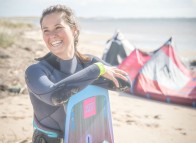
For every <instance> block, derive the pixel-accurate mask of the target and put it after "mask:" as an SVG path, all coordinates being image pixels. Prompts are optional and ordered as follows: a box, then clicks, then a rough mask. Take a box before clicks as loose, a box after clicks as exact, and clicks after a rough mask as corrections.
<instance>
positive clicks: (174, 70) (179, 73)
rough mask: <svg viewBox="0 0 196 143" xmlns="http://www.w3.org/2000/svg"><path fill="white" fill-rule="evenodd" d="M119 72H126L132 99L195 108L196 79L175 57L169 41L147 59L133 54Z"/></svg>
mask: <svg viewBox="0 0 196 143" xmlns="http://www.w3.org/2000/svg"><path fill="white" fill-rule="evenodd" d="M119 68H120V69H124V70H125V71H127V72H128V74H129V76H130V79H131V81H133V85H132V92H133V93H134V94H136V95H141V96H144V97H147V98H150V99H155V100H161V101H166V102H169V103H179V104H185V105H192V106H196V77H195V76H194V74H192V73H191V70H189V69H188V68H187V67H185V66H184V64H183V63H182V62H181V61H180V60H179V59H178V57H177V56H176V54H175V51H174V47H173V45H172V39H169V40H168V41H167V42H166V43H165V44H164V45H163V46H162V47H161V48H159V49H158V50H156V51H154V52H153V53H151V55H147V54H144V53H143V52H141V51H139V50H134V51H133V52H132V53H131V54H130V55H129V56H128V57H127V58H126V59H125V60H124V61H123V62H122V64H121V65H119Z"/></svg>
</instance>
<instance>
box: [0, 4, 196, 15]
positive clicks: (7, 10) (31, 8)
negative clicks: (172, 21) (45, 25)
mask: <svg viewBox="0 0 196 143" xmlns="http://www.w3.org/2000/svg"><path fill="white" fill-rule="evenodd" d="M53 4H66V5H68V6H70V7H71V8H72V9H73V10H74V11H75V14H76V15H77V16H80V17H114V18H128V17H134V18H139V17H145V18H146V17H196V0H0V17H10V16H40V15H41V12H42V10H43V9H44V8H46V7H48V6H50V5H53Z"/></svg>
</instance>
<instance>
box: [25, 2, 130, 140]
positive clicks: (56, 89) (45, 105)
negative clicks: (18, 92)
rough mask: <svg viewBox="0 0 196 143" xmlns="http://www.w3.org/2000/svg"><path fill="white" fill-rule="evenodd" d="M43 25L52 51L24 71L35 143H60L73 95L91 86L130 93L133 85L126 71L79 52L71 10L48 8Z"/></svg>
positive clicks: (43, 17)
mask: <svg viewBox="0 0 196 143" xmlns="http://www.w3.org/2000/svg"><path fill="white" fill-rule="evenodd" d="M40 25H41V29H42V34H43V39H44V42H45V44H46V46H47V48H48V49H49V50H50V52H49V53H48V54H47V55H46V56H44V57H43V58H40V59H39V61H38V62H37V63H36V64H33V65H30V66H29V67H28V68H27V70H26V72H25V74H26V76H25V79H26V84H27V87H28V89H29V95H30V99H31V102H32V105H33V110H34V127H35V130H34V135H33V143H43V142H44V143H60V142H61V141H62V140H63V134H64V131H65V129H64V126H65V125H64V124H65V117H66V113H65V111H64V106H63V105H64V104H65V103H67V100H68V99H69V98H70V97H71V96H72V95H73V94H76V93H77V92H79V91H81V90H82V89H84V88H86V87H87V86H88V85H90V84H93V85H97V86H101V87H103V88H107V89H111V90H118V91H124V90H129V88H130V84H129V82H128V80H127V73H125V72H124V71H122V70H120V69H117V68H116V67H111V66H109V65H106V64H105V63H104V62H103V61H102V60H101V59H99V58H97V57H95V56H93V55H84V54H81V53H79V52H78V51H77V43H78V36H79V29H78V25H77V22H76V19H75V16H74V14H73V12H72V10H71V9H70V8H68V7H66V6H63V5H55V6H51V7H49V8H47V9H46V10H44V11H43V14H42V17H41V19H40ZM51 135H52V136H51Z"/></svg>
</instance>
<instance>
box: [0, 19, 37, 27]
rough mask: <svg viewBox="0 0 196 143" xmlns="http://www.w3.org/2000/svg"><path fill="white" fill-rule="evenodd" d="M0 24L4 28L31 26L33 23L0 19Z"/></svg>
mask: <svg viewBox="0 0 196 143" xmlns="http://www.w3.org/2000/svg"><path fill="white" fill-rule="evenodd" d="M0 26H1V27H4V28H10V29H14V28H17V29H18V28H32V27H33V25H32V24H29V23H22V22H16V21H12V20H6V19H0Z"/></svg>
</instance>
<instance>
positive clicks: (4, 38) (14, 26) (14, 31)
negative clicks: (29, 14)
mask: <svg viewBox="0 0 196 143" xmlns="http://www.w3.org/2000/svg"><path fill="white" fill-rule="evenodd" d="M33 27H34V26H33V25H32V24H29V23H24V22H23V23H21V22H18V21H13V20H8V19H0V48H7V47H10V46H12V45H13V44H14V43H16V42H17V39H18V38H20V35H21V34H20V33H18V30H21V29H23V30H27V29H31V28H33Z"/></svg>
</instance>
